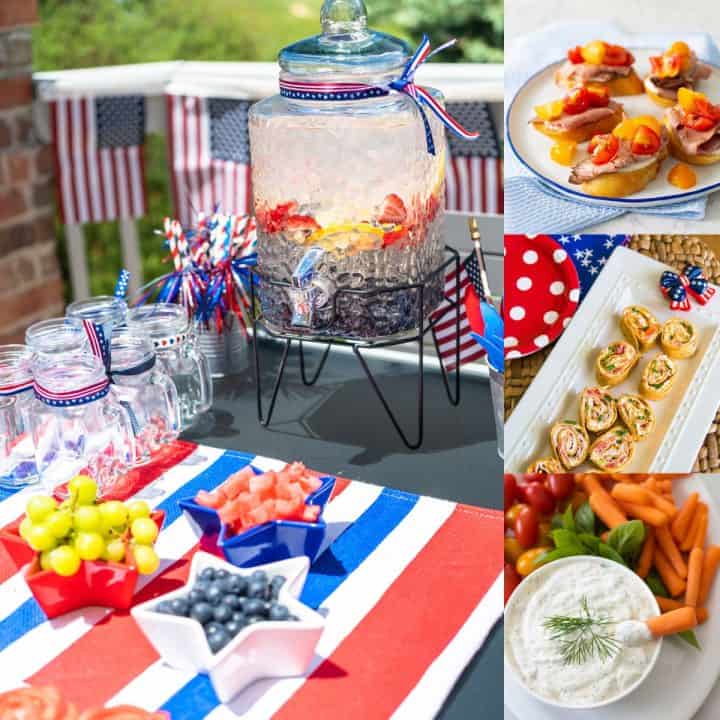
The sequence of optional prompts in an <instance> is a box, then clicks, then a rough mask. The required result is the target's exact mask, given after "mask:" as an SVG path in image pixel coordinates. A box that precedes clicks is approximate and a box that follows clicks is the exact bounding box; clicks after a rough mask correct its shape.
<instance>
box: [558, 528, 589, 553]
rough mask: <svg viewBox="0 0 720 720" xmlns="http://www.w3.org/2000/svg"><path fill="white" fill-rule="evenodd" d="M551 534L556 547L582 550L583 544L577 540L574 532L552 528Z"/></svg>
mask: <svg viewBox="0 0 720 720" xmlns="http://www.w3.org/2000/svg"><path fill="white" fill-rule="evenodd" d="M551 534H552V539H553V542H554V543H555V547H556V548H559V549H562V548H576V549H578V550H580V551H584V548H583V545H582V543H581V542H580V540H578V536H577V534H576V533H574V532H571V531H570V530H563V529H562V528H561V529H560V530H553V531H552V533H551Z"/></svg>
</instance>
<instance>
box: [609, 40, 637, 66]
mask: <svg viewBox="0 0 720 720" xmlns="http://www.w3.org/2000/svg"><path fill="white" fill-rule="evenodd" d="M634 62H635V57H634V56H633V54H632V53H631V52H628V51H627V50H626V49H625V48H624V47H622V45H610V44H607V45H606V46H605V57H604V59H603V64H605V65H616V66H619V65H632V64H633V63H634Z"/></svg>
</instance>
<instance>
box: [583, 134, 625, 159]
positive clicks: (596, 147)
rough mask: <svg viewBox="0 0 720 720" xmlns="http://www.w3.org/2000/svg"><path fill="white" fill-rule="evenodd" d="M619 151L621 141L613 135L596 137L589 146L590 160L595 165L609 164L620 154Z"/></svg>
mask: <svg viewBox="0 0 720 720" xmlns="http://www.w3.org/2000/svg"><path fill="white" fill-rule="evenodd" d="M619 149H620V141H619V140H618V139H617V138H616V137H615V135H612V134H611V135H594V136H593V138H592V140H590V145H589V146H588V150H589V151H590V160H591V161H592V162H593V164H594V165H605V163H609V162H610V161H611V160H612V159H613V158H614V157H615V156H616V155H617V154H618V150H619Z"/></svg>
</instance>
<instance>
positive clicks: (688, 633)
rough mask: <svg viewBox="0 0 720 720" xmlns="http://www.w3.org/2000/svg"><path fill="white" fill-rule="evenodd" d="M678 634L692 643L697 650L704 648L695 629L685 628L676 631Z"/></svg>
mask: <svg viewBox="0 0 720 720" xmlns="http://www.w3.org/2000/svg"><path fill="white" fill-rule="evenodd" d="M676 635H677V637H679V638H680V639H681V640H684V641H685V642H686V643H687V644H688V645H692V646H693V647H694V648H695V649H696V650H702V648H701V647H700V643H699V642H698V639H697V635H695V631H694V630H683V631H682V632H679V633H676Z"/></svg>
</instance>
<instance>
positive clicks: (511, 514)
mask: <svg viewBox="0 0 720 720" xmlns="http://www.w3.org/2000/svg"><path fill="white" fill-rule="evenodd" d="M526 507H527V505H525V504H523V503H515V505H513V506H512V507H511V508H510V509H509V510H506V511H505V527H506V528H510V529H511V530H514V529H515V520H516V519H517V516H518V515H519V514H520V512H521V511H522V510H523V509H524V508H526Z"/></svg>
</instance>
